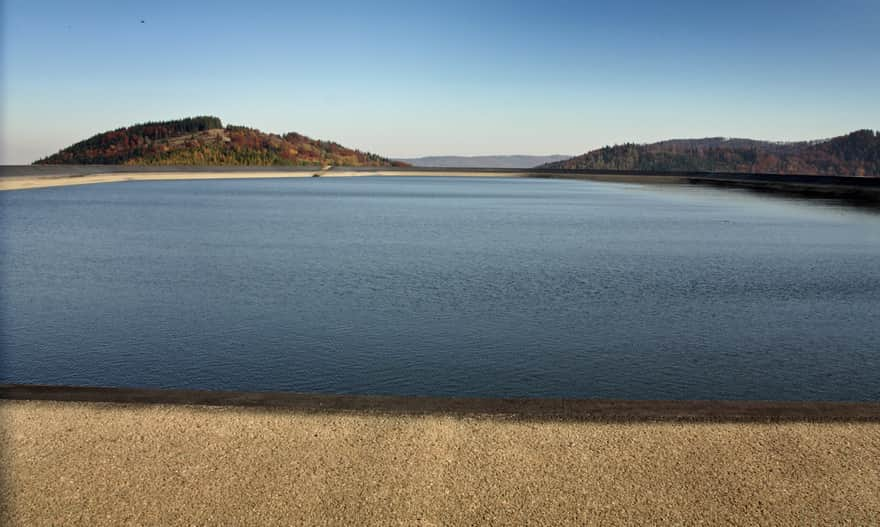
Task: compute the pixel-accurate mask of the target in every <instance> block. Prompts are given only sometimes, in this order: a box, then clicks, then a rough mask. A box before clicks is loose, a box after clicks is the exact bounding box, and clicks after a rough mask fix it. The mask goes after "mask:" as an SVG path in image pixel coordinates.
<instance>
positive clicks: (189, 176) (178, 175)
mask: <svg viewBox="0 0 880 527" xmlns="http://www.w3.org/2000/svg"><path fill="white" fill-rule="evenodd" d="M314 174H319V175H320V176H321V177H353V176H455V177H522V176H525V175H526V174H525V173H515V172H449V171H443V170H437V171H425V170H418V171H416V170H414V171H412V172H409V171H399V170H396V171H383V170H381V169H379V170H375V171H366V170H358V171H353V170H352V171H349V170H315V171H303V170H298V171H283V170H279V171H272V170H262V171H253V172H249V171H246V170H243V171H234V170H230V171H222V172H221V171H218V172H209V171H204V172H201V171H192V172H190V171H179V172H115V173H102V174H88V175H61V176H57V175H56V176H42V175H35V176H9V177H2V178H0V191H3V190H25V189H33V188H45V187H60V186H67V185H87V184H93V183H114V182H123V181H173V180H194V179H267V178H273V179H281V178H306V177H312V176H313V175H314Z"/></svg>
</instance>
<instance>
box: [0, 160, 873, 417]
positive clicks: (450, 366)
mask: <svg viewBox="0 0 880 527" xmlns="http://www.w3.org/2000/svg"><path fill="white" fill-rule="evenodd" d="M0 251H2V252H0V256H2V261H0V286H2V289H0V345H2V349H0V352H2V353H0V382H16V383H44V384H74V385H93V386H137V387H175V388H203V389H231V390H271V391H295V392H331V393H368V394H399V395H457V396H509V397H577V398H589V397H601V398H627V399H774V400H795V399H806V400H865V401H876V400H880V214H878V213H877V212H876V211H871V210H866V209H855V208H850V207H848V206H846V205H843V204H840V203H836V202H833V201H823V200H798V199H791V198H779V197H768V196H762V195H756V194H751V193H747V192H742V191H734V190H713V189H707V188H702V187H689V186H675V185H664V186H659V185H658V186H648V185H627V184H610V183H597V182H585V181H555V180H535V179H501V178H498V179H495V178H442V177H440V178H425V177H412V178H407V177H387V178H386V177H356V178H338V179H330V178H319V179H290V180H277V179H273V180H269V179H266V180H262V179H254V180H216V181H167V182H128V183H115V184H102V185H83V186H71V187H58V188H48V189H39V190H26V191H12V192H4V193H0Z"/></svg>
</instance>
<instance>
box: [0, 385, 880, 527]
mask: <svg viewBox="0 0 880 527" xmlns="http://www.w3.org/2000/svg"><path fill="white" fill-rule="evenodd" d="M0 425H2V426H0V448H2V467H3V472H2V477H3V481H2V483H3V484H2V488H0V492H2V494H0V497H2V510H0V524H3V525H47V524H55V525H90V526H91V525H118V524H137V525H214V524H240V525H264V524H278V525H299V524H335V525H361V524H375V523H383V524H402V525H465V524H467V525H481V524H513V525H520V524H524V523H530V524H543V525H559V524H589V523H602V524H604V525H610V524H630V525H639V524H641V525H646V524H655V525H660V524H677V523H683V524H696V523H708V524H726V523H732V524H739V525H757V524H765V525H769V524H773V525H803V524H811V525H816V524H842V523H851V524H855V525H869V524H876V521H877V518H880V463H878V461H877V460H878V459H880V423H877V422H865V423H853V422H849V423H847V422H841V423H808V422H789V423H705V422H704V423H694V422H690V423H689V422H650V421H648V422H630V423H626V422H623V423H608V422H606V423H603V422H589V421H553V420H543V421H542V420H528V419H525V420H523V419H505V418H500V417H467V416H450V415H401V414H381V413H371V412H358V413H354V412H341V413H340V412H336V413H333V412H328V413H311V412H301V411H296V410H291V409H287V410H284V409H266V408H241V407H211V406H183V405H137V404H109V403H76V402H37V401H0Z"/></svg>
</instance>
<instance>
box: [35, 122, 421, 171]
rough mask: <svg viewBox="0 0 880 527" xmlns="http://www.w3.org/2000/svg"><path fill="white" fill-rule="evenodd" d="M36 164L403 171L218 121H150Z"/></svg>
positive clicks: (325, 145)
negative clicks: (337, 167)
mask: <svg viewBox="0 0 880 527" xmlns="http://www.w3.org/2000/svg"><path fill="white" fill-rule="evenodd" d="M36 164H96V165H103V164H108V165H125V164H128V165H252V166H279V165H281V166H284V165H346V166H406V164H405V163H398V162H392V161H390V160H388V159H385V158H383V157H381V156H378V155H376V154H371V153H368V152H361V151H359V150H353V149H350V148H346V147H344V146H342V145H340V144H338V143H334V142H331V141H320V140H315V139H311V138H309V137H306V136H304V135H301V134H297V133H288V134H285V135H284V136H280V135H276V134H267V133H263V132H261V131H259V130H256V129H253V128H248V127H245V126H226V127H225V128H224V127H223V123H222V122H221V121H220V119H219V118H217V117H210V116H203V117H191V118H187V119H180V120H176V121H164V122H149V123H143V124H137V125H134V126H130V127H127V128H119V129H116V130H112V131H110V132H105V133H102V134H98V135H96V136H94V137H91V138H89V139H86V140H85V141H81V142H79V143H76V144H74V145H72V146H70V147H68V148H65V149H64V150H61V151H60V152H58V153H57V154H54V155H51V156H49V157H46V158H44V159H40V160H39V161H37V162H36Z"/></svg>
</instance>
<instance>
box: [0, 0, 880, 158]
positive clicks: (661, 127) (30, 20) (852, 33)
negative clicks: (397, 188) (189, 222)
mask: <svg viewBox="0 0 880 527" xmlns="http://www.w3.org/2000/svg"><path fill="white" fill-rule="evenodd" d="M260 7H261V8H260V9H259V10H258V9H256V8H254V7H252V6H242V5H240V4H235V3H232V2H212V3H209V4H208V3H205V4H195V3H187V4H186V5H177V4H175V3H173V2H153V3H149V4H137V5H135V4H123V5H120V4H119V3H118V2H109V1H96V2H89V3H88V4H87V5H83V4H69V3H65V2H54V1H53V2H49V1H44V2H40V1H33V2H25V1H21V0H10V1H6V2H4V3H3V16H2V19H3V37H2V38H3V57H2V72H3V76H2V83H3V90H2V92H3V104H2V114H0V120H2V128H0V131H2V135H0V137H2V141H0V163H2V164H27V163H30V162H32V161H34V160H36V159H38V158H40V157H44V156H47V155H50V154H52V153H55V152H57V151H58V150H59V149H61V148H64V147H66V146H69V145H70V144H72V143H74V142H77V141H80V140H83V139H86V138H88V137H90V136H92V135H94V134H97V133H100V132H104V131H107V130H110V129H114V128H119V127H122V126H129V125H132V124H135V123H138V122H144V121H157V120H166V119H176V118H181V117H187V116H194V115H216V116H218V117H220V118H221V119H223V121H224V123H231V124H243V125H247V126H252V127H255V128H259V129H261V130H263V131H266V132H273V133H283V132H290V131H296V132H299V133H302V134H305V135H308V136H310V137H314V138H319V139H327V140H333V141H336V142H339V143H341V144H343V145H346V146H349V147H352V148H357V149H361V150H366V151H370V152H374V153H377V154H380V155H382V156H385V157H389V158H416V157H425V156H483V155H490V156H491V155H552V154H559V153H560V152H565V153H571V154H572V155H578V154H581V153H583V152H586V151H588V150H591V149H594V148H598V147H601V146H604V145H609V144H615V143H624V142H639V143H646V142H654V141H659V140H664V139H670V138H682V137H686V138H699V137H717V136H724V137H743V138H752V139H763V140H772V141H797V140H810V139H823V138H828V137H833V136H838V135H843V134H846V133H849V132H851V131H853V130H856V129H862V128H870V129H876V128H878V127H880V104H878V103H877V101H876V94H877V93H880V54H878V53H877V52H876V49H875V48H876V42H875V41H874V40H875V33H876V28H877V27H880V4H877V3H876V2H870V1H866V0H848V1H843V2H837V3H834V4H833V5H831V4H824V3H820V2H806V3H805V2H774V3H773V5H769V6H768V5H765V4H764V3H761V2H740V3H737V4H736V5H732V4H731V5H717V4H715V3H708V4H704V3H701V2H694V1H678V2H668V3H664V4H663V5H655V4H654V3H649V2H640V1H633V2H627V3H623V4H620V5H616V6H611V5H608V4H607V3H586V2H564V1H558V2H549V3H548V2H543V3H541V4H537V3H529V2H483V3H481V4H480V5H471V4H469V3H464V2H448V3H443V4H436V3H400V4H398V3H395V2H379V3H373V4H370V5H365V4H361V3H356V2H325V3H322V4H320V5H318V4H316V3H304V4H299V3H282V2H269V3H266V4H262V5H261V6H260Z"/></svg>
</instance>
